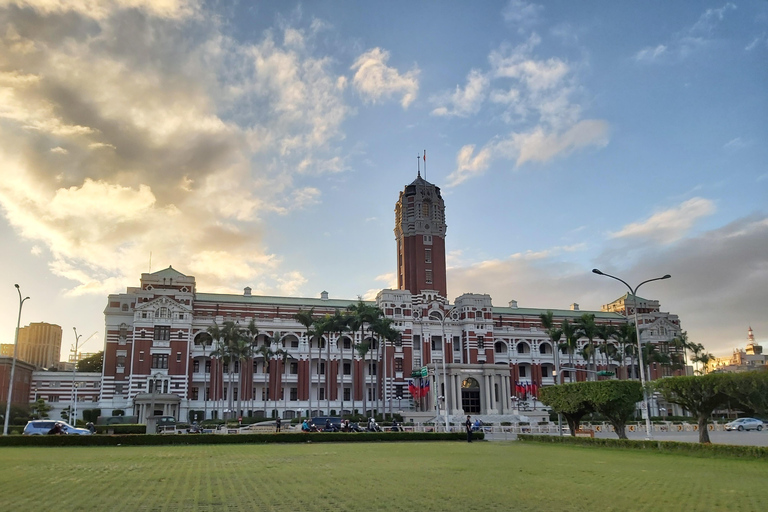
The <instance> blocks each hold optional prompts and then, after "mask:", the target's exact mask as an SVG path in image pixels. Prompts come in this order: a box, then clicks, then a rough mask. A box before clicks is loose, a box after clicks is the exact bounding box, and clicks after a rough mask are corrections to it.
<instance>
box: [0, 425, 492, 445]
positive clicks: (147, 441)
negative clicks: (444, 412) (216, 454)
mask: <svg viewBox="0 0 768 512" xmlns="http://www.w3.org/2000/svg"><path fill="white" fill-rule="evenodd" d="M142 426H143V425H142ZM474 438H475V439H483V438H484V435H483V433H482V432H476V433H475V434H474ZM465 440H466V435H465V434H463V433H460V432H458V433H425V432H367V433H364V434H362V433H361V434H348V433H343V432H337V433H332V432H317V433H306V432H290V433H281V434H232V435H222V434H188V435H187V434H177V435H111V436H74V435H70V436H13V437H11V436H7V437H0V447H3V446H163V445H193V444H272V443H367V442H379V441H381V442H392V441H465Z"/></svg>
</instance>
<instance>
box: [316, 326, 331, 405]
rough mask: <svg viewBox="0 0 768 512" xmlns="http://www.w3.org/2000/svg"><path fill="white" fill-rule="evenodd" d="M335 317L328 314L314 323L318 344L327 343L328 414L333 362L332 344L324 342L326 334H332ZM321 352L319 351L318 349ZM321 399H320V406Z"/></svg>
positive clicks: (325, 366) (326, 400)
mask: <svg viewBox="0 0 768 512" xmlns="http://www.w3.org/2000/svg"><path fill="white" fill-rule="evenodd" d="M332 321H333V317H332V316H331V315H328V314H326V315H325V316H324V317H322V318H318V319H317V320H315V323H314V332H315V335H316V336H317V340H318V341H317V344H318V346H320V345H321V344H322V343H323V342H325V348H326V354H327V355H326V359H325V363H324V373H325V406H326V412H327V413H328V414H331V394H330V393H329V391H330V389H331V381H330V379H329V376H330V374H331V372H330V371H329V368H328V366H329V364H330V362H331V344H330V343H329V342H328V341H326V340H324V339H323V338H324V337H325V335H326V334H328V333H330V332H332V331H331V329H333V325H332ZM318 351H319V349H318ZM319 369H320V361H319V358H318V370H319ZM319 402H320V399H319V398H318V405H319Z"/></svg>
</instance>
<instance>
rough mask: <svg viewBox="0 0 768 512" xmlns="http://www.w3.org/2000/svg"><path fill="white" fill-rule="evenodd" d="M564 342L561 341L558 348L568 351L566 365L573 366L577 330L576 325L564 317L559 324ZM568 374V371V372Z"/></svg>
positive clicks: (577, 342) (577, 341)
mask: <svg viewBox="0 0 768 512" xmlns="http://www.w3.org/2000/svg"><path fill="white" fill-rule="evenodd" d="M560 327H561V330H562V331H563V336H564V337H565V342H564V343H561V344H560V346H559V347H558V348H564V349H566V350H567V351H568V366H570V367H571V368H573V354H574V352H575V351H576V349H577V348H578V347H579V331H578V329H577V328H576V325H574V324H572V323H570V322H569V321H568V319H565V320H563V321H562V323H561V324H560ZM568 373H569V375H570V372H568Z"/></svg>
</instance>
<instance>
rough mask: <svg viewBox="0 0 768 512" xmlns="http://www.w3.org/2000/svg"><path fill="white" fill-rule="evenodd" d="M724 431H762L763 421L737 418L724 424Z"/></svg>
mask: <svg viewBox="0 0 768 512" xmlns="http://www.w3.org/2000/svg"><path fill="white" fill-rule="evenodd" d="M725 430H739V431H741V430H757V431H758V432H759V431H761V430H763V421H762V420H758V419H755V418H739V419H737V420H733V421H731V422H730V423H726V424H725Z"/></svg>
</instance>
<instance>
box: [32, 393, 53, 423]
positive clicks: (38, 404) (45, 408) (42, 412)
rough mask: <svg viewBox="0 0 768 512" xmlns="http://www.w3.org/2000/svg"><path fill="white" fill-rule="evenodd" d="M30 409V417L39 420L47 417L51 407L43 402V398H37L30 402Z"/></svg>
mask: <svg viewBox="0 0 768 512" xmlns="http://www.w3.org/2000/svg"><path fill="white" fill-rule="evenodd" d="M30 409H31V410H32V419H35V420H41V419H45V418H47V417H48V412H49V411H50V410H51V409H53V407H51V406H50V405H48V404H47V403H45V400H44V399H42V398H38V399H37V400H35V401H34V402H33V403H32V405H31V406H30Z"/></svg>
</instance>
